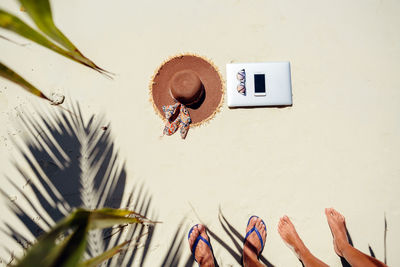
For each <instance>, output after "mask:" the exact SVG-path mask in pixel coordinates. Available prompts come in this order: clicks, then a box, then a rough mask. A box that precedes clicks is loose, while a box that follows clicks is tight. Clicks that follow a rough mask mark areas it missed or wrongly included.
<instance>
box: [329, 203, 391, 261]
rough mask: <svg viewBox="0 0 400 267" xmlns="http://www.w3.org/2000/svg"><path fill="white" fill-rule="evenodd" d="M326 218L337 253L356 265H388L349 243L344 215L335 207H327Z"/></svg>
mask: <svg viewBox="0 0 400 267" xmlns="http://www.w3.org/2000/svg"><path fill="white" fill-rule="evenodd" d="M325 214H326V218H327V220H328V224H329V227H330V229H331V232H332V236H333V246H334V248H335V252H336V254H338V255H339V256H340V257H343V258H345V259H346V261H347V262H348V263H349V264H350V265H351V266H354V267H358V266H362V267H369V266H386V265H385V264H384V263H383V262H380V261H378V260H377V259H375V258H372V257H370V256H368V255H367V254H364V253H362V252H361V251H359V250H358V249H356V248H354V247H353V246H351V245H350V244H349V241H348V239H347V234H346V222H345V219H344V216H343V215H342V214H340V213H339V212H337V211H336V210H335V209H332V208H329V209H325Z"/></svg>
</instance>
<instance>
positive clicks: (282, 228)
mask: <svg viewBox="0 0 400 267" xmlns="http://www.w3.org/2000/svg"><path fill="white" fill-rule="evenodd" d="M278 232H279V234H280V236H281V237H282V239H283V241H284V242H285V243H286V245H288V246H289V247H290V248H291V249H292V250H293V252H294V253H295V254H296V256H297V258H299V260H302V258H303V257H304V256H305V254H306V253H309V251H308V249H307V248H306V246H305V245H304V243H303V241H302V240H301V238H300V236H299V235H298V234H297V231H296V228H294V225H293V223H292V222H291V221H290V219H289V217H288V216H286V215H285V216H283V217H282V218H281V219H280V220H279V224H278Z"/></svg>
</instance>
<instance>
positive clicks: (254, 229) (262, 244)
mask: <svg viewBox="0 0 400 267" xmlns="http://www.w3.org/2000/svg"><path fill="white" fill-rule="evenodd" d="M254 231H255V232H256V234H257V236H258V239H260V242H261V250H260V251H259V254H260V253H261V251H263V249H264V242H263V239H262V237H261V234H260V232H259V231H258V230H257V228H256V227H255V226H254V227H253V228H251V229H250V230H249V231H248V232H247V234H246V237H245V238H244V243H246V240H247V237H248V236H249V235H251V233H253V232H254Z"/></svg>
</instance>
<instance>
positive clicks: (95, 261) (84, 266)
mask: <svg viewBox="0 0 400 267" xmlns="http://www.w3.org/2000/svg"><path fill="white" fill-rule="evenodd" d="M128 243H129V241H125V242H123V243H122V244H119V245H118V246H115V247H113V248H111V249H109V250H107V251H105V252H104V253H102V254H100V255H98V256H96V257H94V258H91V259H89V260H87V261H84V262H82V263H81V264H80V266H81V267H95V266H98V265H99V264H100V263H102V262H104V261H106V260H108V259H110V258H112V257H113V256H114V255H116V254H118V253H119V252H121V250H122V248H123V247H124V246H125V245H126V244H128Z"/></svg>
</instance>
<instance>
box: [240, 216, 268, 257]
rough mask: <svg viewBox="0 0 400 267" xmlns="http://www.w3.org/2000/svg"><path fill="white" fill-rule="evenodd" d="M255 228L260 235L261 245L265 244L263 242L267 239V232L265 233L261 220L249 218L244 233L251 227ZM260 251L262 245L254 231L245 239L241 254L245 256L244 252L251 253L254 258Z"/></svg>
mask: <svg viewBox="0 0 400 267" xmlns="http://www.w3.org/2000/svg"><path fill="white" fill-rule="evenodd" d="M254 226H255V227H256V229H257V230H258V232H259V233H260V235H261V238H262V240H263V244H265V241H266V239H267V232H266V231H265V229H266V228H265V225H264V223H263V221H262V219H261V218H258V217H253V218H251V220H250V222H249V225H248V226H247V228H246V233H247V232H248V231H250V230H251V229H252V228H253V227H254ZM261 250H262V245H261V242H260V239H259V238H258V235H257V233H256V232H255V231H253V232H252V233H251V234H250V235H249V236H248V237H247V239H246V243H245V244H244V247H243V252H244V254H246V252H250V251H251V252H252V253H251V254H252V255H253V256H254V255H256V256H258V255H259V254H260V252H261Z"/></svg>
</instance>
